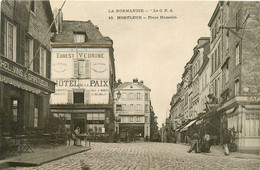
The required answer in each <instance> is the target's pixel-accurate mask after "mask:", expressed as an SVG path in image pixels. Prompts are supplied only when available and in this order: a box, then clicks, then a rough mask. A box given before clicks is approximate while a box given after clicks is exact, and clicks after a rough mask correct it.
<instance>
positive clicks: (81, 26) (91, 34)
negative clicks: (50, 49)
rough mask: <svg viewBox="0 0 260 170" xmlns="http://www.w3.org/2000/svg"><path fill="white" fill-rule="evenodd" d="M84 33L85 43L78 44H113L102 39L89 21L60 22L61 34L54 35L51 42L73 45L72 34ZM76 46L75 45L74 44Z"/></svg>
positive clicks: (107, 38) (105, 38)
mask: <svg viewBox="0 0 260 170" xmlns="http://www.w3.org/2000/svg"><path fill="white" fill-rule="evenodd" d="M75 32H84V33H86V36H87V37H86V42H83V43H78V44H91V45H99V44H100V45H112V44H113V42H112V40H111V39H110V38H109V37H104V36H103V35H102V34H101V33H100V31H99V29H98V27H96V26H95V25H93V23H92V22H91V21H90V20H89V21H67V20H64V21H63V22H62V32H61V33H59V34H55V35H54V37H53V39H52V41H53V42H54V43H74V33H75ZM74 44H76V43H74Z"/></svg>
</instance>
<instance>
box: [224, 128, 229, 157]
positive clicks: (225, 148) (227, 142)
mask: <svg viewBox="0 0 260 170" xmlns="http://www.w3.org/2000/svg"><path fill="white" fill-rule="evenodd" d="M229 144H230V134H229V133H228V131H227V130H224V134H223V146H224V150H225V152H224V154H225V155H226V156H227V155H229V148H228V145H229Z"/></svg>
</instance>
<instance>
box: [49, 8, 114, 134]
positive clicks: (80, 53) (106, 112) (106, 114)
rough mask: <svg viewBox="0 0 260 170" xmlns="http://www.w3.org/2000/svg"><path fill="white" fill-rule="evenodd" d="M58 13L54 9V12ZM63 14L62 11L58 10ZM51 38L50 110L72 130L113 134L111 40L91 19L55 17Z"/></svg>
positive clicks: (112, 62)
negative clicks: (53, 89) (53, 84)
mask: <svg viewBox="0 0 260 170" xmlns="http://www.w3.org/2000/svg"><path fill="white" fill-rule="evenodd" d="M56 13H57V12H56ZM60 16H62V14H60ZM58 18H59V20H58V21H57V22H58V24H57V25H58V26H59V29H58V33H57V34H55V35H54V36H53V38H52V41H53V43H52V76H51V78H52V80H53V81H54V82H56V92H55V93H54V94H53V95H52V96H51V112H52V113H53V114H54V115H55V116H57V115H59V116H65V117H66V127H67V128H68V129H70V130H71V131H74V129H75V128H77V127H80V129H81V133H98V134H109V136H110V137H111V138H112V137H113V131H114V115H113V93H112V91H113V87H114V80H115V65H114V55H113V51H114V50H113V41H112V40H111V39H110V38H109V37H104V36H103V35H102V34H101V33H100V31H99V29H98V27H97V26H95V25H93V23H92V22H91V21H66V20H63V18H62V17H58Z"/></svg>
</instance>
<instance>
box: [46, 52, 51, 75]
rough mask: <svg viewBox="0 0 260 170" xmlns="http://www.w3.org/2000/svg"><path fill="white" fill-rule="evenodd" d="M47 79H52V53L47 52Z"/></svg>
mask: <svg viewBox="0 0 260 170" xmlns="http://www.w3.org/2000/svg"><path fill="white" fill-rule="evenodd" d="M46 53H47V54H46V77H47V78H48V79H50V78H51V52H50V51H49V50H46Z"/></svg>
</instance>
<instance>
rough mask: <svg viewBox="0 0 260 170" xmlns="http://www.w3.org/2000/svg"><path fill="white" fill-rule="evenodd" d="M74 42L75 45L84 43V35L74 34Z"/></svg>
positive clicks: (80, 33)
mask: <svg viewBox="0 0 260 170" xmlns="http://www.w3.org/2000/svg"><path fill="white" fill-rule="evenodd" d="M74 42H77V43H82V42H86V33H84V32H74Z"/></svg>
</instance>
